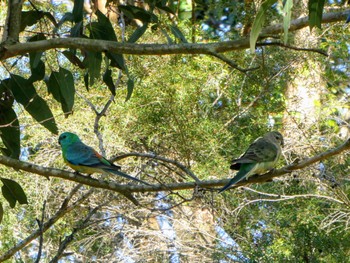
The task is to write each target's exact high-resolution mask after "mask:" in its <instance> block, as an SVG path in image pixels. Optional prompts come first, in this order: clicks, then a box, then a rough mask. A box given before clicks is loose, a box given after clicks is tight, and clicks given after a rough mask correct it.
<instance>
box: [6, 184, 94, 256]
mask: <svg viewBox="0 0 350 263" xmlns="http://www.w3.org/2000/svg"><path fill="white" fill-rule="evenodd" d="M81 186H82V185H81V184H80V185H77V186H76V187H74V188H73V190H72V191H71V192H70V193H69V195H68V196H67V197H66V198H65V200H64V201H63V203H62V205H61V208H60V209H59V210H58V211H57V212H56V214H54V215H53V216H52V217H51V218H50V219H49V220H47V221H46V222H45V223H43V224H42V228H41V229H37V230H35V231H34V232H33V233H32V234H30V235H29V236H28V237H27V238H25V239H24V240H22V241H20V242H19V243H17V245H15V246H13V247H12V248H10V249H9V250H8V251H7V252H6V253H4V254H2V255H1V256H0V262H3V261H5V260H7V259H9V258H11V257H12V256H13V255H14V254H15V253H17V252H18V251H19V250H21V249H22V248H24V247H25V246H27V245H28V244H29V243H30V242H32V241H33V240H34V239H36V238H37V237H39V236H40V234H41V232H45V231H47V230H48V229H49V228H50V227H51V226H53V225H54V224H55V223H56V222H57V221H58V220H59V219H60V218H62V217H63V216H64V215H66V214H67V213H69V212H70V211H72V210H73V209H74V208H75V207H77V206H78V205H80V204H81V203H83V202H84V201H85V200H86V199H87V198H88V197H89V196H90V195H91V194H92V193H93V189H91V190H90V191H88V192H87V193H86V194H84V195H83V196H82V197H80V198H79V199H78V200H77V201H75V202H74V203H73V204H72V205H70V206H68V203H69V201H70V200H71V199H72V197H73V196H74V195H75V194H76V192H77V191H78V190H79V189H80V187H81Z"/></svg>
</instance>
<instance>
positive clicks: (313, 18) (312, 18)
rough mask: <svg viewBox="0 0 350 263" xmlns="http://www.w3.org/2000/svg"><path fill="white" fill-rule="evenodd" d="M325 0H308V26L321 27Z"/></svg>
mask: <svg viewBox="0 0 350 263" xmlns="http://www.w3.org/2000/svg"><path fill="white" fill-rule="evenodd" d="M324 2H325V0H309V27H310V30H312V28H313V27H314V26H317V27H318V28H321V23H322V13H323V7H324Z"/></svg>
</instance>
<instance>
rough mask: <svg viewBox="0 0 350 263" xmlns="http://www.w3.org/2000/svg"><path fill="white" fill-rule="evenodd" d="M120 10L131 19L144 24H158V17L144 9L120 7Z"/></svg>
mask: <svg viewBox="0 0 350 263" xmlns="http://www.w3.org/2000/svg"><path fill="white" fill-rule="evenodd" d="M119 10H120V11H121V12H123V13H124V15H126V16H127V17H129V18H130V19H139V20H141V21H142V22H144V23H157V22H158V17H157V16H156V15H155V14H153V13H151V12H149V11H146V10H145V9H143V8H140V7H136V6H132V5H120V6H119Z"/></svg>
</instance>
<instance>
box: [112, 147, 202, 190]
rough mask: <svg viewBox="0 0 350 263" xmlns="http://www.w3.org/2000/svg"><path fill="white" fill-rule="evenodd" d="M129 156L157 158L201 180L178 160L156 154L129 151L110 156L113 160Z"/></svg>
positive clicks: (198, 181)
mask: <svg viewBox="0 0 350 263" xmlns="http://www.w3.org/2000/svg"><path fill="white" fill-rule="evenodd" d="M131 156H136V157H143V158H150V159H154V160H159V161H162V162H165V163H171V164H173V165H175V166H176V167H178V168H179V169H181V170H182V171H184V172H185V173H186V174H188V175H189V176H190V177H191V178H192V179H193V180H195V181H196V182H197V183H200V182H201V180H199V179H198V177H197V176H196V175H195V174H194V173H193V172H192V171H191V170H190V169H188V168H187V167H186V166H185V165H183V164H181V163H179V162H178V161H175V160H171V159H168V158H165V157H162V156H159V155H156V154H149V153H138V152H130V153H125V154H121V155H118V156H116V157H114V158H112V159H111V161H112V162H115V161H118V160H121V159H124V158H127V157H131Z"/></svg>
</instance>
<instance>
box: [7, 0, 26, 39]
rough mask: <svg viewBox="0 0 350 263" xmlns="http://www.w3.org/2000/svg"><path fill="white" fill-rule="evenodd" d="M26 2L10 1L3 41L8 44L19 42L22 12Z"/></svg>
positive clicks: (21, 0) (20, 0) (19, 0)
mask: <svg viewBox="0 0 350 263" xmlns="http://www.w3.org/2000/svg"><path fill="white" fill-rule="evenodd" d="M23 1H24V0H9V1H8V6H7V17H6V22H5V30H4V34H3V38H2V41H3V42H5V43H8V44H12V43H16V42H18V37H19V32H20V28H21V17H22V15H21V12H22V5H23Z"/></svg>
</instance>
